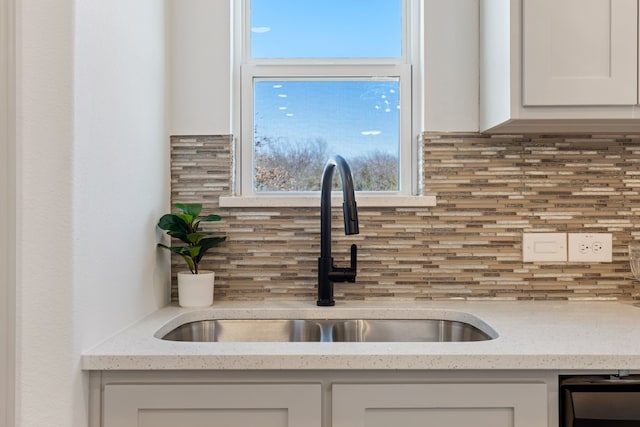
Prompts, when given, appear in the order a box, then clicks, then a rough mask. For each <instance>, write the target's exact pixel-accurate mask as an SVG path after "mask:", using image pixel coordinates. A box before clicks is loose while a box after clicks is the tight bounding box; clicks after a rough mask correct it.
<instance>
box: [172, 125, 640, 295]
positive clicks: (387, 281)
mask: <svg viewBox="0 0 640 427" xmlns="http://www.w3.org/2000/svg"><path fill="white" fill-rule="evenodd" d="M231 145H232V138H231V136H197V137H186V136H175V137H172V138H171V181H172V195H171V198H172V202H174V203H176V202H183V203H189V202H199V203H203V205H204V212H206V213H218V214H220V215H221V216H222V217H223V221H222V222H220V223H215V224H214V226H213V228H214V229H215V230H219V231H221V232H224V233H225V234H226V235H227V241H226V242H225V243H224V244H222V245H221V246H218V247H216V248H214V249H213V250H212V251H211V252H210V253H211V255H207V257H205V261H203V268H207V269H213V270H215V271H216V285H215V298H216V300H247V299H251V300H267V299H298V300H310V301H315V299H316V289H315V287H316V278H317V277H316V275H317V266H316V264H317V258H318V255H319V251H320V248H319V246H320V232H319V229H320V213H319V211H320V210H319V208H313V209H312V208H233V209H224V208H219V205H218V197H219V196H220V195H229V194H230V191H231V190H230V188H231V168H232V158H231ZM423 154H424V170H423V173H424V190H425V193H426V194H429V195H435V196H436V197H437V206H436V207H430V208H393V207H388V208H359V216H360V234H359V235H356V236H343V235H342V234H343V232H341V229H340V227H341V226H342V222H341V218H340V215H341V210H340V208H339V207H337V208H335V209H334V220H333V227H334V229H335V231H334V234H333V237H334V244H333V252H334V257H335V258H336V264H337V265H346V264H347V263H348V252H349V245H350V244H351V243H356V244H357V245H358V277H357V282H356V283H338V284H336V286H335V297H336V300H338V301H340V300H374V299H375V300H381V299H394V300H447V299H468V300H477V299H492V300H530V299H539V300H543V299H544V300H549V299H557V300H566V299H570V300H578V299H579V300H585V299H587V300H611V299H621V300H637V299H640V282H639V281H636V280H633V279H631V277H630V271H629V265H628V261H627V245H628V243H629V241H630V240H632V239H639V240H640V216H639V213H640V135H586V136H585V135H571V136H568V135H563V136H551V135H508V136H505V135H498V136H497V135H483V134H455V133H438V134H435V133H428V134H425V135H424V144H423ZM523 232H568V233H570V232H606V233H612V234H613V262H612V263H594V264H584V263H569V262H565V263H523V262H522V233H523ZM181 262H182V261H181V260H180V259H178V258H175V257H174V258H173V260H172V263H173V265H172V269H173V271H174V275H175V272H176V271H178V270H182V269H183V265H182V264H181ZM172 299H173V300H177V290H176V286H175V277H174V284H173V287H172Z"/></svg>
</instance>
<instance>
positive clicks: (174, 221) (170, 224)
mask: <svg viewBox="0 0 640 427" xmlns="http://www.w3.org/2000/svg"><path fill="white" fill-rule="evenodd" d="M158 227H160V228H161V229H163V230H169V231H174V232H186V231H187V230H188V225H187V223H186V222H185V221H184V219H182V218H180V217H179V216H178V215H175V214H166V215H162V217H161V218H160V221H158Z"/></svg>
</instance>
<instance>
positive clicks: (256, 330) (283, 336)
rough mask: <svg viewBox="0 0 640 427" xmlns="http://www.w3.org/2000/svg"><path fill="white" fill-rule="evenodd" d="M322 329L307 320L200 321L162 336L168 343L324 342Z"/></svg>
mask: <svg viewBox="0 0 640 427" xmlns="http://www.w3.org/2000/svg"><path fill="white" fill-rule="evenodd" d="M320 338H321V330H320V326H319V325H317V324H315V323H314V322H308V321H306V320H292V319H260V320H254V319H251V320H240V319H224V320H198V321H196V322H189V323H185V324H183V325H180V326H178V327H177V328H175V329H173V330H172V331H171V332H169V333H168V334H166V335H165V336H163V337H162V339H163V340H168V341H194V342H195V341H197V342H202V341H204V342H206V341H218V342H297V341H320Z"/></svg>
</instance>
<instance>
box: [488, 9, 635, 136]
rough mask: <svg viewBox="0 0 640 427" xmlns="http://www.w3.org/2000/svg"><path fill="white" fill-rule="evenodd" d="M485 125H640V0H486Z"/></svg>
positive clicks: (558, 128) (520, 128)
mask: <svg viewBox="0 0 640 427" xmlns="http://www.w3.org/2000/svg"><path fill="white" fill-rule="evenodd" d="M480 27H481V28H480V36H481V37H480V50H481V59H480V62H481V64H480V75H481V80H480V128H481V130H482V131H489V132H637V131H640V106H639V103H640V102H639V90H638V86H639V85H638V69H639V67H638V0H507V1H505V0H481V2H480Z"/></svg>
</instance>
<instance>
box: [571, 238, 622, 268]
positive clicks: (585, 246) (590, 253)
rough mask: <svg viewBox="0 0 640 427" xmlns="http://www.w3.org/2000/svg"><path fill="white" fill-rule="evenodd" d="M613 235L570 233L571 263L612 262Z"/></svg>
mask: <svg viewBox="0 0 640 427" xmlns="http://www.w3.org/2000/svg"><path fill="white" fill-rule="evenodd" d="M612 261H613V235H612V234H611V233H569V262H612Z"/></svg>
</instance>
